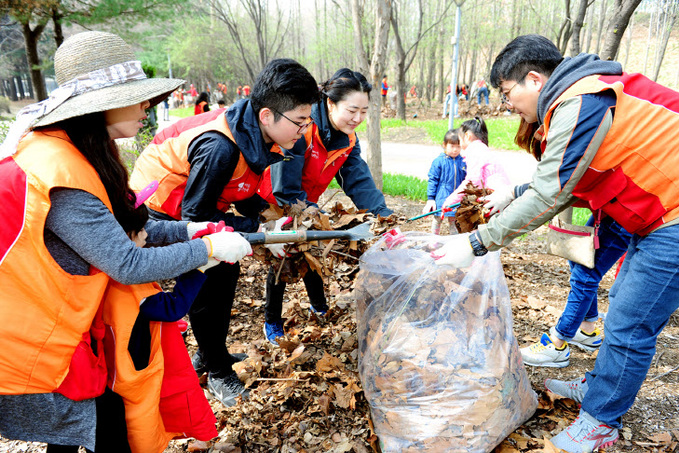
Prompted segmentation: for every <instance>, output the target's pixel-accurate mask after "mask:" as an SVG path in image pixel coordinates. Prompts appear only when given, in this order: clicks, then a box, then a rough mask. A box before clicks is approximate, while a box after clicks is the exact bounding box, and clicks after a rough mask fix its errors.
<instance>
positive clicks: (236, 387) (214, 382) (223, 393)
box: [207, 371, 250, 407]
mask: <svg viewBox="0 0 679 453" xmlns="http://www.w3.org/2000/svg"><path fill="white" fill-rule="evenodd" d="M207 386H208V388H209V389H210V392H212V395H214V397H215V398H217V399H218V400H219V401H220V402H221V403H222V404H223V405H224V406H226V407H231V406H234V405H235V404H236V403H237V398H238V397H239V396H240V397H241V398H243V399H247V397H248V396H249V395H250V390H248V389H246V388H245V386H244V385H243V383H242V382H241V381H240V379H238V375H237V374H236V373H235V372H233V371H231V372H230V373H229V374H227V375H226V376H223V377H221V376H215V375H214V374H212V373H210V374H209V375H208V377H207Z"/></svg>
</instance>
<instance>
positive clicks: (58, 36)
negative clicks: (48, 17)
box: [52, 7, 64, 47]
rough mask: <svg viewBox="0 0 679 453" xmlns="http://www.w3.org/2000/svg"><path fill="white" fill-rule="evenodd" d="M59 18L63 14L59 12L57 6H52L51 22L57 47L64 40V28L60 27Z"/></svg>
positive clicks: (61, 17)
mask: <svg viewBox="0 0 679 453" xmlns="http://www.w3.org/2000/svg"><path fill="white" fill-rule="evenodd" d="M61 19H63V16H62V15H61V13H60V12H59V9H58V8H56V7H55V8H52V24H54V41H55V42H56V43H57V47H59V46H60V45H61V43H63V42H64V30H63V29H62V28H61Z"/></svg>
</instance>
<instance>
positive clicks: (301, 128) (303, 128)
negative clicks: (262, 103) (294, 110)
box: [272, 109, 314, 134]
mask: <svg viewBox="0 0 679 453" xmlns="http://www.w3.org/2000/svg"><path fill="white" fill-rule="evenodd" d="M272 110H273V111H274V112H276V113H278V114H279V115H280V116H282V117H283V118H285V119H286V120H288V121H290V122H291V123H292V124H294V125H295V126H297V127H299V129H297V133H298V134H303V133H304V132H306V130H307V129H308V128H309V126H311V123H313V122H314V120H313V119H312V118H311V117H309V118H307V119H306V121H305V122H303V123H298V122H297V121H293V120H291V119H290V118H288V117H287V116H285V115H283V114H282V113H281V112H279V111H278V110H276V109H272Z"/></svg>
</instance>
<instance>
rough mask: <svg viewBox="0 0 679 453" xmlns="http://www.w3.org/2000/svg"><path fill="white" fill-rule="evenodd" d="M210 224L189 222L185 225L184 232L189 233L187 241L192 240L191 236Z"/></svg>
mask: <svg viewBox="0 0 679 453" xmlns="http://www.w3.org/2000/svg"><path fill="white" fill-rule="evenodd" d="M210 223H212V222H189V224H188V225H186V231H187V233H189V240H191V239H193V236H194V235H195V234H196V233H197V232H199V231H200V230H204V229H205V228H207V226H208V225H209V224H210Z"/></svg>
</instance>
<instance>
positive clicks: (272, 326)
mask: <svg viewBox="0 0 679 453" xmlns="http://www.w3.org/2000/svg"><path fill="white" fill-rule="evenodd" d="M264 336H265V337H266V339H267V340H269V343H271V344H272V345H274V346H278V343H277V342H276V338H278V337H283V336H285V332H284V331H283V321H276V322H272V323H268V322H265V323H264Z"/></svg>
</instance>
